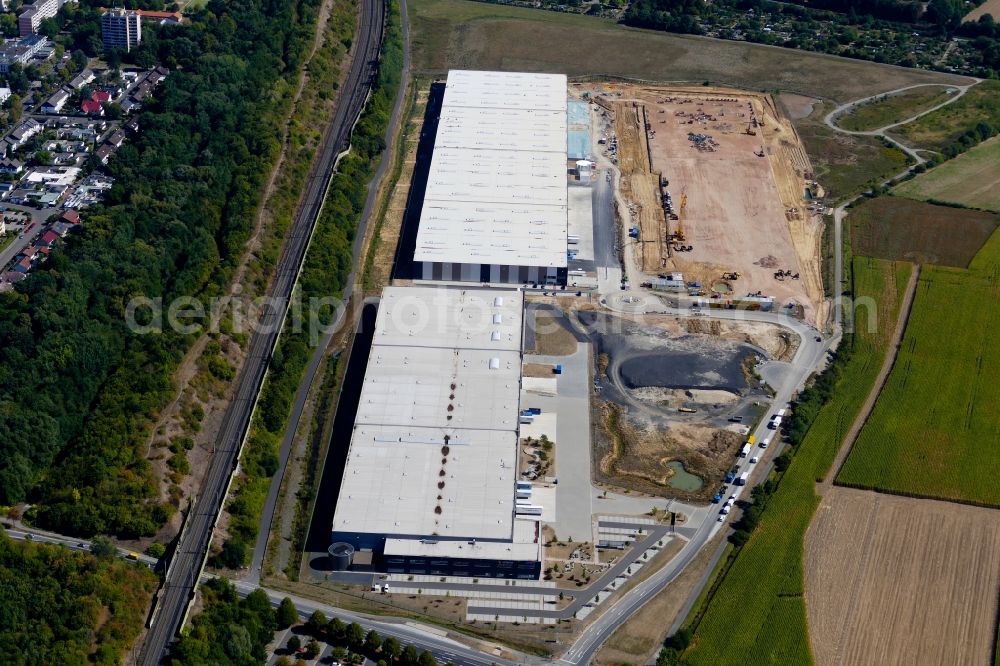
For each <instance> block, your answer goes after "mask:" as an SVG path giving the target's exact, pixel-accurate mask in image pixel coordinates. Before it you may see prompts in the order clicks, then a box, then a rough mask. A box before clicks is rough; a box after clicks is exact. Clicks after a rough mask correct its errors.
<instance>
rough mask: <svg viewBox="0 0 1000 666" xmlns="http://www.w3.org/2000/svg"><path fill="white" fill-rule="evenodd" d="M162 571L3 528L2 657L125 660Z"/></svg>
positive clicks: (43, 664)
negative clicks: (16, 535)
mask: <svg viewBox="0 0 1000 666" xmlns="http://www.w3.org/2000/svg"><path fill="white" fill-rule="evenodd" d="M156 585H157V581H156V575H155V574H153V572H152V571H150V570H149V569H148V568H147V567H146V566H144V565H141V564H135V563H131V562H126V561H124V560H121V559H119V558H117V557H115V556H114V555H112V554H104V555H102V556H95V555H92V554H90V553H77V552H73V551H70V550H68V549H66V548H63V547H61V546H51V545H46V544H36V543H32V542H30V541H23V542H17V541H13V540H12V539H10V538H9V537H7V536H6V535H4V534H3V533H0V662H2V663H4V664H24V665H25V666H29V665H34V664H38V665H39V666H48V665H49V664H86V663H88V662H90V663H97V664H118V663H121V661H122V656H123V654H124V653H125V651H126V650H127V649H128V648H129V646H130V645H131V644H132V642H133V641H134V640H135V638H136V637H137V636H138V635H139V632H140V631H141V630H142V626H143V622H144V621H145V619H146V611H147V610H148V607H149V603H150V600H151V599H152V596H153V592H155V591H156Z"/></svg>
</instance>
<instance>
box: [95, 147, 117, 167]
mask: <svg viewBox="0 0 1000 666" xmlns="http://www.w3.org/2000/svg"><path fill="white" fill-rule="evenodd" d="M113 152H114V148H112V147H111V146H109V145H108V144H106V143H105V144H101V145H100V146H99V147H98V148H97V150H95V151H94V155H96V156H97V159H99V160H100V161H101V164H107V163H108V158H109V157H111V153H113Z"/></svg>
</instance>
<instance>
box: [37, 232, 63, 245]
mask: <svg viewBox="0 0 1000 666" xmlns="http://www.w3.org/2000/svg"><path fill="white" fill-rule="evenodd" d="M58 238H59V234H57V233H56V232H54V231H46V232H45V233H44V234H42V239H41V241H39V242H40V243H41V244H42V245H48V246H49V247H52V245H53V243H55V242H56V240H57V239H58Z"/></svg>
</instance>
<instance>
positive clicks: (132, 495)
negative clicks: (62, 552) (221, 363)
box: [0, 0, 318, 536]
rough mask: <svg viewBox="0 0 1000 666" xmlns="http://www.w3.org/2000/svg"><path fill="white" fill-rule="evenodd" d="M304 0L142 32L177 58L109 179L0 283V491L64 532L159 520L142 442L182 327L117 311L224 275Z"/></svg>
mask: <svg viewBox="0 0 1000 666" xmlns="http://www.w3.org/2000/svg"><path fill="white" fill-rule="evenodd" d="M90 4H93V3H92V2H91V3H90ZM84 5H85V9H86V8H89V6H90V5H89V4H88V3H87V0H85V1H84ZM317 5H318V1H317V0H268V1H267V2H262V3H249V2H228V3H227V2H222V1H221V0H211V1H210V2H209V3H208V4H207V6H206V7H205V8H204V9H201V10H198V11H196V12H194V13H193V14H191V15H189V17H190V21H189V22H188V23H187V24H185V25H184V26H176V27H170V26H162V27H161V28H160V29H159V30H157V31H155V34H152V33H151V35H152V36H151V37H150V39H149V40H148V41H147V40H145V39H144V41H143V44H142V47H143V48H144V49H147V50H149V51H150V52H152V53H154V54H155V59H156V60H157V61H158V62H163V63H167V64H168V65H169V66H170V67H171V68H172V69H174V71H173V72H172V73H171V75H170V76H169V77H168V78H167V79H166V81H165V82H164V84H163V85H162V86H161V87H160V89H158V91H157V93H156V99H155V100H153V102H152V103H150V104H149V105H147V106H146V108H144V110H143V112H142V113H141V116H140V125H141V128H142V134H141V136H140V137H139V138H138V139H137V140H136V141H135V142H134V143H127V144H125V145H124V146H123V147H122V148H121V149H120V150H119V151H118V153H117V154H116V156H115V158H114V159H113V160H112V162H111V164H110V167H109V169H110V172H111V175H113V176H114V178H115V179H116V182H115V185H114V187H113V188H112V189H111V190H110V191H109V193H108V196H107V197H106V199H105V202H104V203H103V204H102V205H100V206H96V207H94V208H92V209H88V211H87V215H86V219H85V224H84V233H83V234H81V235H80V236H79V237H78V238H72V239H70V240H69V242H68V243H67V247H66V249H65V251H64V252H59V253H55V254H54V255H53V257H52V258H51V259H50V261H49V262H47V264H46V265H45V266H44V268H43V269H41V270H38V271H37V272H35V273H33V275H32V277H31V279H29V280H26V281H25V282H23V283H22V284H21V285H19V286H18V288H17V290H16V291H13V292H8V293H5V294H2V295H0V503H3V504H11V503H15V502H19V501H22V500H25V499H28V498H29V497H30V499H32V500H33V501H34V502H35V503H36V504H37V507H36V508H35V509H33V511H34V512H35V513H34V518H35V519H36V520H37V521H38V522H39V523H41V524H43V525H46V526H48V527H51V528H53V529H56V530H58V531H61V532H64V533H71V534H92V533H95V532H113V533H117V534H120V535H123V536H135V535H148V534H152V533H153V532H155V530H156V528H157V527H158V525H160V524H162V523H163V522H164V521H165V520H166V519H167V518H168V517H169V514H170V512H171V511H172V507H171V506H170V505H169V504H165V503H159V502H157V501H156V500H155V499H154V498H155V496H156V488H155V484H154V481H153V479H152V476H151V473H150V466H149V463H148V462H147V461H146V460H145V459H144V457H143V450H142V447H143V443H144V440H145V438H146V436H147V434H148V427H149V424H150V419H151V417H152V416H153V415H154V414H155V413H156V412H158V411H159V410H160V409H161V408H162V406H163V405H164V404H165V402H166V401H167V400H168V399H169V397H170V394H171V381H170V379H171V375H172V372H173V370H174V368H175V367H176V364H177V362H178V360H179V359H180V357H181V356H182V355H183V353H184V351H185V350H186V349H187V347H188V346H189V345H190V344H191V342H192V338H191V337H190V336H188V337H185V336H182V335H180V334H178V333H175V332H171V331H166V330H165V331H164V332H162V333H159V334H148V335H139V334H135V333H132V332H130V331H129V329H128V328H127V327H126V324H125V322H126V310H127V308H128V305H129V302H130V300H131V299H133V298H135V297H138V296H142V297H147V298H159V297H162V298H163V299H164V302H169V301H170V299H172V298H174V297H177V296H181V295H197V296H199V297H203V298H208V297H210V296H212V295H215V294H218V293H219V292H220V291H221V289H222V287H223V285H225V283H226V281H227V279H228V277H229V276H230V274H231V272H232V270H233V267H234V265H235V264H236V263H237V261H238V259H239V256H240V254H241V251H242V248H243V246H244V244H245V241H246V240H247V238H248V234H249V229H250V227H251V223H252V218H253V215H254V211H255V209H256V207H257V205H258V203H259V201H258V200H259V196H260V190H261V187H262V183H263V179H264V176H265V174H266V173H267V171H268V170H269V168H270V167H271V166H272V164H273V163H274V161H275V159H276V156H277V152H278V149H279V146H278V140H277V137H279V136H280V131H279V127H280V123H281V118H282V116H283V113H284V112H286V111H287V108H288V101H289V100H288V94H287V88H288V87H287V86H283V85H282V78H283V77H285V76H286V75H291V74H292V73H294V72H295V71H296V70H297V69H298V67H299V65H300V63H301V58H302V55H303V53H304V51H305V48H306V46H307V45H308V43H309V37H310V31H311V29H312V26H313V21H314V16H315V13H316V6H317ZM140 55H141V54H140ZM141 314H142V313H141V312H140V316H141Z"/></svg>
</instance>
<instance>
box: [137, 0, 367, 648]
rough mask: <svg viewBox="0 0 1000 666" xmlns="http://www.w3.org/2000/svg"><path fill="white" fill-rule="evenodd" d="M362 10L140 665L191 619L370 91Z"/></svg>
mask: <svg viewBox="0 0 1000 666" xmlns="http://www.w3.org/2000/svg"><path fill="white" fill-rule="evenodd" d="M360 12H361V25H362V30H361V34H360V36H359V39H358V43H357V49H356V50H355V56H354V59H353V60H352V62H351V70H350V72H349V73H348V77H347V82H346V85H345V87H344V90H345V91H347V92H346V97H345V98H343V99H342V100H341V103H340V104H339V105H338V106H337V109H336V111H335V112H334V117H333V119H332V121H331V123H330V131H328V132H327V135H326V136H325V137H324V140H323V143H322V144H321V146H320V152H319V159H317V160H316V162H315V164H314V165H313V169H312V171H311V172H310V175H309V179H308V181H307V185H306V191H305V196H304V197H303V199H302V201H303V203H302V205H301V207H300V208H299V210H298V211H297V213H296V215H295V219H294V221H293V222H292V225H291V227H290V228H289V231H288V235H287V236H286V238H285V243H284V248H283V250H282V253H281V257H280V258H279V260H278V265H277V270H276V274H275V278H274V281H273V283H272V285H271V288H270V290H269V291H268V297H269V299H268V304H267V305H266V306H265V307H264V308H263V311H262V313H261V316H260V319H259V320H258V322H257V324H256V327H255V330H254V333H253V335H252V337H251V338H250V345H249V348H248V353H247V358H246V361H245V362H244V364H243V368H242V370H241V371H240V374H239V376H238V377H237V380H236V384H235V395H234V397H233V400H232V402H231V403H230V405H229V408H228V410H227V411H226V414H225V416H224V419H223V423H222V427H221V428H220V431H219V436H218V439H217V440H216V444H215V455H214V456H213V457H212V460H211V463H210V467H209V470H208V472H207V474H206V475H205V480H204V482H203V486H202V489H201V492H200V494H199V496H198V497H197V499H196V500H194V503H193V508H192V510H191V511H190V513H189V515H188V516H187V519H186V521H185V524H184V527H183V529H182V531H181V534H180V537H179V538H178V544H177V548H176V551H175V553H174V557H173V560H172V561H171V563H170V565H169V567H168V569H167V573H166V577H165V580H164V583H163V587H162V588H161V590H160V592H159V593H158V598H157V600H156V601H155V602H154V603H155V605H154V609H153V614H152V619H151V624H150V628H149V631H148V632H147V634H146V639H145V643H144V645H143V649H142V654H141V657H140V658H139V660H138V661H139V663H140V664H142V665H143V666H155V665H156V664H159V663H160V661H161V660H162V659H163V657H164V656H166V653H167V648H168V646H169V644H170V642H171V641H172V640H173V638H174V636H176V635H177V633H178V631H179V630H180V628H181V627H182V626H183V624H184V620H185V618H186V617H187V612H188V608H189V606H190V602H191V599H192V598H193V596H194V592H195V588H196V586H197V585H198V580H199V577H200V576H201V572H202V569H203V568H204V566H205V560H206V558H207V556H208V549H209V545H210V543H211V541H212V533H213V531H214V529H215V524H216V522H217V520H218V517H219V513H220V511H221V509H222V505H223V501H224V500H225V497H226V494H227V492H228V489H229V485H230V483H231V480H232V478H233V475H234V473H235V471H236V469H237V465H238V463H239V455H240V451H241V450H242V447H243V442H244V441H245V439H246V434H247V431H248V429H249V426H250V417H251V416H252V415H253V410H254V406H255V405H256V403H257V397H258V394H259V392H260V388H261V385H262V384H263V381H264V376H265V374H266V372H267V367H268V363H269V361H270V359H271V354H272V353H273V352H274V346H275V344H276V343H277V341H278V335H279V333H280V331H281V326H282V322H283V321H284V318H285V312H286V310H287V308H288V302H289V300H290V298H291V294H292V288H293V287H294V286H295V282H296V280H297V278H298V275H299V271H300V270H301V267H302V260H303V258H304V257H305V253H306V249H307V248H308V245H309V240H310V238H311V237H312V232H313V229H314V227H315V225H316V220H317V218H318V216H319V212H320V208H321V207H322V204H323V198H324V197H325V196H326V191H327V189H328V187H329V184H330V178H331V177H332V176H333V172H334V168H335V167H336V163H337V158H338V156H339V155H340V154H341V153H342V152H343V151H344V150H345V149H346V147H347V145H348V141H349V139H350V135H351V130H352V129H353V127H354V123H355V122H356V121H357V119H358V117H359V116H360V114H361V110H362V108H363V107H364V104H365V101H366V100H367V98H368V94H369V91H370V89H371V81H372V74H373V72H374V65H375V63H376V62H377V59H378V54H379V49H380V48H381V45H382V33H383V25H384V21H385V5H384V3H383V0H364V2H363V3H362V5H361V8H360Z"/></svg>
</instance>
